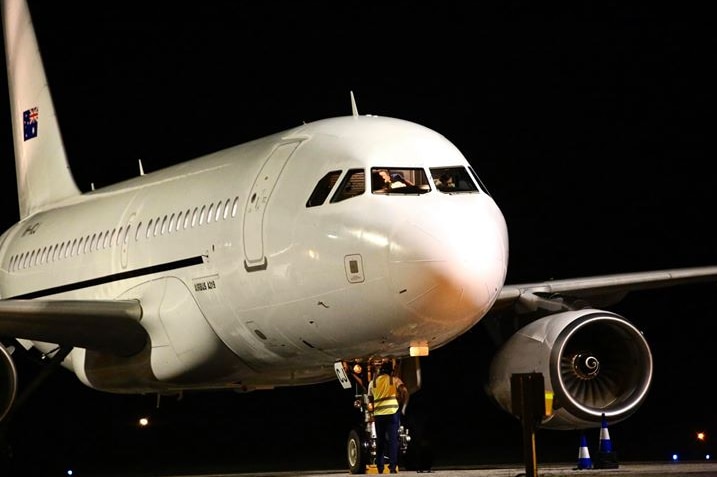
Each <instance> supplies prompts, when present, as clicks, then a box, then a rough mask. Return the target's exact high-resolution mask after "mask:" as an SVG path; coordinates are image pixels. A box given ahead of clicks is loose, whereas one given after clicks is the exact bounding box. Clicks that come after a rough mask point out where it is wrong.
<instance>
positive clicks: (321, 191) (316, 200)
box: [306, 171, 341, 207]
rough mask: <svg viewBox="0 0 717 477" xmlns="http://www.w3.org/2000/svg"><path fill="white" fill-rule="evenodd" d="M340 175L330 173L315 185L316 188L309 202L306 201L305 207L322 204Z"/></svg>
mask: <svg viewBox="0 0 717 477" xmlns="http://www.w3.org/2000/svg"><path fill="white" fill-rule="evenodd" d="M340 175H341V171H331V172H328V173H327V174H326V175H325V176H324V177H322V178H321V180H319V182H318V183H317V184H316V187H314V191H313V192H312V193H311V196H309V200H307V201H306V207H316V206H317V205H321V204H323V203H324V201H326V198H327V197H328V196H329V194H330V193H331V189H333V188H334V184H336V181H337V180H338V178H339V176H340Z"/></svg>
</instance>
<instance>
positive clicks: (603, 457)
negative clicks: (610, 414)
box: [595, 413, 620, 469]
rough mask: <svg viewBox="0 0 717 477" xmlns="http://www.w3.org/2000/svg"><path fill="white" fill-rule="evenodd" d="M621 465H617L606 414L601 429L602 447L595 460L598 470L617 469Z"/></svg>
mask: <svg viewBox="0 0 717 477" xmlns="http://www.w3.org/2000/svg"><path fill="white" fill-rule="evenodd" d="M618 467H620V465H619V464H618V463H617V455H616V454H615V451H613V450H612V441H611V440H610V432H609V431H608V430H607V419H606V418H605V413H603V415H602V427H601V428H600V447H599V448H598V455H597V457H596V458H595V468H596V469H617V468H618Z"/></svg>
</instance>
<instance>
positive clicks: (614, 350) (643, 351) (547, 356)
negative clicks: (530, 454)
mask: <svg viewBox="0 0 717 477" xmlns="http://www.w3.org/2000/svg"><path fill="white" fill-rule="evenodd" d="M515 373H542V375H543V380H544V383H545V390H546V391H552V392H553V410H552V414H550V415H548V416H545V417H544V418H543V420H542V422H541V424H540V427H541V428H543V429H562V430H568V429H582V428H592V427H600V425H601V423H602V415H603V414H605V417H606V419H607V420H608V421H609V422H611V423H614V422H619V421H621V420H624V419H626V418H628V417H629V416H630V415H632V414H633V413H634V412H635V411H636V410H637V409H638V408H639V407H640V405H641V404H642V402H643V401H644V400H645V398H646V395H647V391H648V389H649V387H650V383H651V381H652V353H651V352H650V348H649V346H648V344H647V341H645V338H644V337H643V336H642V333H641V332H640V331H638V330H637V329H636V328H635V327H634V326H633V325H632V324H631V323H630V322H628V321H627V320H626V319H625V318H623V317H621V316H619V315H616V314H614V313H611V312H608V311H603V310H597V309H581V310H572V311H565V312H561V313H556V314H553V315H550V316H546V317H544V318H541V319H539V320H536V321H533V322H531V323H530V324H528V325H526V326H524V327H523V328H521V329H519V330H518V331H517V332H516V333H514V334H513V335H512V336H511V337H510V338H509V339H508V340H507V341H506V342H505V343H504V344H503V345H502V346H501V347H500V349H499V350H498V352H497V354H496V356H495V357H494V359H493V361H492V362H491V365H490V371H489V376H488V383H487V392H488V394H489V395H490V396H492V397H493V398H494V399H495V400H496V401H497V403H498V404H499V405H500V406H501V407H502V408H503V409H505V410H506V411H507V412H509V413H511V414H514V415H515V413H514V412H513V411H512V409H511V407H512V396H511V376H512V375H513V374H515Z"/></svg>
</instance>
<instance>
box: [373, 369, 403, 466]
mask: <svg viewBox="0 0 717 477" xmlns="http://www.w3.org/2000/svg"><path fill="white" fill-rule="evenodd" d="M368 395H369V397H370V398H371V400H372V402H373V418H374V422H375V424H376V469H377V470H378V473H379V474H382V473H383V468H384V454H385V453H386V449H387V448H388V470H389V472H391V473H392V474H395V473H397V470H396V467H397V465H398V427H399V426H400V421H401V414H402V413H405V412H406V405H407V404H408V390H407V389H406V385H405V384H403V381H401V379H400V378H399V377H398V376H393V364H392V363H391V361H384V362H383V363H381V369H380V370H379V372H378V374H377V375H376V377H374V378H373V379H372V380H371V382H370V383H369V385H368ZM399 411H401V412H399Z"/></svg>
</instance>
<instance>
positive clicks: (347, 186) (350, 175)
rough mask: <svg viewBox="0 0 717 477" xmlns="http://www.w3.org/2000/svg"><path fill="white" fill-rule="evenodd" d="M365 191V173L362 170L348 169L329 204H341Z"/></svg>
mask: <svg viewBox="0 0 717 477" xmlns="http://www.w3.org/2000/svg"><path fill="white" fill-rule="evenodd" d="M365 191H366V173H365V172H364V170H363V169H350V170H349V171H348V172H347V173H346V177H344V180H343V181H341V185H339V188H338V189H337V190H336V192H335V193H334V195H333V197H331V203H335V202H341V201H342V200H346V199H350V198H352V197H356V196H357V195H361V194H363V193H364V192H365Z"/></svg>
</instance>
